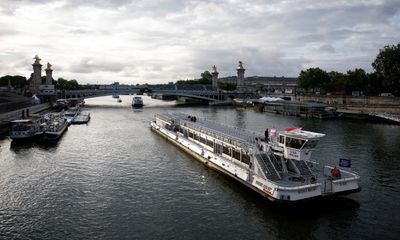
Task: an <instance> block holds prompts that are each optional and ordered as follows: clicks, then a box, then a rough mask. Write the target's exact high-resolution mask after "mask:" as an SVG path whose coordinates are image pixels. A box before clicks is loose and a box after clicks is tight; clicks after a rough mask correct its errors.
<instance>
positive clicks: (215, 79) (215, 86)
mask: <svg viewBox="0 0 400 240" xmlns="http://www.w3.org/2000/svg"><path fill="white" fill-rule="evenodd" d="M211 75H212V88H213V90H217V89H218V72H217V67H216V66H215V65H214V66H213V67H212V72H211Z"/></svg>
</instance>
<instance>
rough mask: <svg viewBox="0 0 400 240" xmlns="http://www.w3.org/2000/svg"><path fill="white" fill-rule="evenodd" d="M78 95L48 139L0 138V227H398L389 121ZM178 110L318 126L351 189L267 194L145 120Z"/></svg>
mask: <svg viewBox="0 0 400 240" xmlns="http://www.w3.org/2000/svg"><path fill="white" fill-rule="evenodd" d="M121 98H122V101H123V102H122V103H117V102H116V100H115V99H113V98H111V97H102V98H96V99H89V100H87V101H86V102H87V110H89V111H90V112H91V116H92V119H91V121H90V122H89V124H87V125H72V126H70V128H69V129H68V131H67V132H66V133H65V134H64V136H63V137H62V138H61V139H60V141H58V142H56V143H52V144H45V143H34V144H28V145H19V146H14V145H13V144H11V141H10V140H9V139H8V138H7V137H6V138H3V139H1V140H0V238H1V239H399V238H400V228H399V224H400V217H399V215H400V194H399V193H400V181H399V176H400V157H399V156H400V148H399V146H400V127H399V126H393V125H384V124H374V123H365V122H362V121H346V120H324V121H321V120H316V119H301V118H296V117H287V116H280V115H274V114H269V113H256V112H252V111H249V110H243V109H242V110H240V109H234V108H213V107H207V106H203V107H178V108H177V107H175V106H174V104H173V103H172V102H162V101H159V100H153V99H150V98H148V97H144V102H145V104H146V106H145V108H144V109H143V111H133V110H132V108H131V107H130V101H131V96H121ZM166 111H168V112H172V111H180V112H187V113H189V114H191V115H196V116H198V117H200V118H202V117H206V118H207V119H211V120H216V121H219V122H221V123H226V124H231V125H235V126H238V127H243V128H247V129H251V130H254V131H260V132H263V131H264V130H265V128H266V127H268V128H271V127H272V126H275V127H276V128H278V129H279V128H285V127H290V126H302V127H303V129H306V130H311V131H316V132H322V133H325V134H327V136H326V137H325V138H323V139H322V140H321V142H320V144H319V145H318V148H317V150H316V151H315V152H314V159H319V160H320V161H321V162H322V163H337V161H338V159H339V158H341V157H342V158H349V159H352V165H353V166H352V167H353V169H354V170H356V171H357V172H359V174H360V175H361V178H362V179H361V185H362V191H361V192H359V193H355V194H352V195H349V196H346V197H342V198H335V199H332V200H328V201H323V202H317V203H312V204H306V205H301V206H294V207H284V206H280V205H277V204H273V203H269V202H268V201H267V200H265V199H263V198H262V197H260V196H258V195H257V194H255V193H253V192H252V191H250V190H248V189H247V188H245V187H242V186H241V185H239V184H238V183H237V182H235V181H233V180H231V179H229V178H227V177H225V176H223V175H221V174H219V173H217V172H215V171H213V170H210V169H207V168H206V167H205V166H203V165H202V164H201V163H199V162H197V161H196V160H194V159H193V158H192V157H190V156H189V155H187V154H185V153H183V152H182V151H180V150H179V149H177V148H175V147H174V146H173V145H171V144H170V143H168V142H167V141H165V140H164V139H163V138H161V137H160V136H158V135H157V134H155V133H153V132H151V131H150V129H149V121H150V120H151V119H152V118H153V116H154V114H155V113H161V112H166Z"/></svg>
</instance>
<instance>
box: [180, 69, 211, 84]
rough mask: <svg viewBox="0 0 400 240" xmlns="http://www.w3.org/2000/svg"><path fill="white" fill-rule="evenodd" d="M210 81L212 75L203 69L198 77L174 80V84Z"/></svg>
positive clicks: (207, 82) (208, 82) (205, 82)
mask: <svg viewBox="0 0 400 240" xmlns="http://www.w3.org/2000/svg"><path fill="white" fill-rule="evenodd" d="M211 83H212V75H211V73H210V72H209V71H204V72H203V73H202V74H201V78H200V79H194V80H178V81H176V83H175V84H177V85H180V84H204V85H207V84H211Z"/></svg>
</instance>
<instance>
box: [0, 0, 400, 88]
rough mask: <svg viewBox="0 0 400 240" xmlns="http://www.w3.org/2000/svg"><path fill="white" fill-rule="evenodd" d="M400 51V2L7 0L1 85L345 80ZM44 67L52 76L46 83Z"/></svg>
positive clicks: (0, 11)
mask: <svg viewBox="0 0 400 240" xmlns="http://www.w3.org/2000/svg"><path fill="white" fill-rule="evenodd" d="M399 42H400V0H387V1H385V0H358V1H356V0H334V1H333V0H332V1H330V0H321V1H316V0H287V1H278V0H268V1H267V0H208V1H200V0H187V1H180V0H113V1H111V0H110V1H106V0H54V1H52V0H48V1H45V0H1V1H0V76H2V75H6V74H9V75H23V76H26V77H29V76H30V74H31V72H32V66H31V64H32V63H33V61H34V60H33V59H32V58H33V57H34V56H35V55H36V54H38V55H39V57H40V58H41V59H42V61H41V63H42V64H43V65H44V67H45V65H46V63H47V62H50V63H51V64H52V65H53V69H54V72H53V78H55V79H57V78H59V77H62V78H65V79H76V80H78V82H80V83H98V84H110V83H113V82H116V81H118V82H120V83H123V84H138V83H139V84H143V83H150V84H151V83H168V82H170V81H176V80H180V79H183V80H186V79H193V78H199V77H200V74H201V73H202V72H204V71H205V70H209V71H211V67H212V66H213V65H216V66H217V69H218V72H219V76H220V77H225V76H234V75H236V67H237V65H238V61H242V62H243V63H244V67H245V68H246V73H245V74H246V76H255V75H257V76H286V77H297V76H298V75H299V73H300V71H301V70H304V69H307V68H310V67H320V68H322V69H325V70H327V71H340V72H345V71H347V70H349V69H355V68H363V69H365V70H366V71H367V72H371V71H373V69H372V67H371V63H372V62H373V61H374V59H375V57H376V55H377V54H378V53H379V49H382V48H383V47H384V46H386V45H392V44H397V43H399ZM44 67H43V74H44Z"/></svg>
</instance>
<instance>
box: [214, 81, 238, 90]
mask: <svg viewBox="0 0 400 240" xmlns="http://www.w3.org/2000/svg"><path fill="white" fill-rule="evenodd" d="M218 89H221V90H226V91H233V90H236V83H228V82H218Z"/></svg>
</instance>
